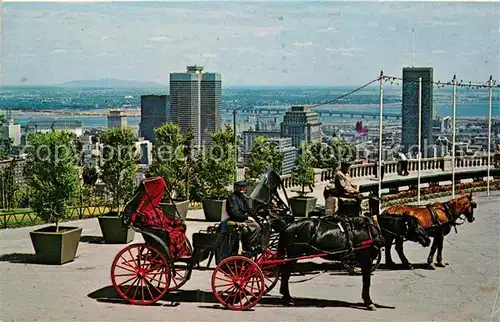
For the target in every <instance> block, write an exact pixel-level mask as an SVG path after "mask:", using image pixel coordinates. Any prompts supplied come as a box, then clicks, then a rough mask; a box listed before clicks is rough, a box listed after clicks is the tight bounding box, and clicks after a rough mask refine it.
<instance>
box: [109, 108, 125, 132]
mask: <svg viewBox="0 0 500 322" xmlns="http://www.w3.org/2000/svg"><path fill="white" fill-rule="evenodd" d="M108 127H119V128H122V129H123V128H126V127H127V117H126V116H125V115H124V114H123V112H122V111H121V110H111V111H109V115H108Z"/></svg>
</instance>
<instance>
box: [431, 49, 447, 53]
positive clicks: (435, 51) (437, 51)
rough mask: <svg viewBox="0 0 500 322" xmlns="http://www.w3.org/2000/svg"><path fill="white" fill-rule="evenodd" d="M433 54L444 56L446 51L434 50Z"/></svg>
mask: <svg viewBox="0 0 500 322" xmlns="http://www.w3.org/2000/svg"><path fill="white" fill-rule="evenodd" d="M432 53H433V54H446V50H443V49H436V50H433V51H432Z"/></svg>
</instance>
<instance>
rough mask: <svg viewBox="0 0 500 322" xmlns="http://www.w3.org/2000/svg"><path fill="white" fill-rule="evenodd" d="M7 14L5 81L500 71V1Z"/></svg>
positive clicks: (122, 7) (444, 76) (124, 7)
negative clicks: (195, 73) (198, 70)
mask: <svg viewBox="0 0 500 322" xmlns="http://www.w3.org/2000/svg"><path fill="white" fill-rule="evenodd" d="M2 21H3V42H2V43H3V46H2V53H3V61H2V70H3V84H4V85H21V84H22V85H51V84H59V83H63V82H67V81H72V80H93V79H102V78H118V79H124V80H136V81H147V82H158V83H161V84H168V82H169V73H171V72H183V71H185V68H186V65H191V64H197V65H202V66H204V69H205V71H207V72H219V73H221V76H222V83H223V86H244V85H252V86H261V85H283V86H286V85H299V86H300V85H307V86H310V85H321V86H343V85H362V84H365V83H367V82H369V81H371V80H373V79H375V78H377V77H378V75H379V73H380V71H381V70H383V71H384V73H385V74H389V75H394V76H401V74H402V68H403V67H406V66H412V64H414V65H415V66H416V67H433V68H434V79H435V80H442V81H449V80H451V78H452V77H453V75H454V74H456V75H457V77H458V79H463V80H464V81H465V80H467V81H469V80H470V81H473V82H485V81H486V80H487V79H488V78H489V76H490V75H493V78H494V79H497V80H498V79H499V78H500V61H499V59H500V22H499V21H500V5H499V4H498V3H450V2H435V3H429V2H426V3H408V2H396V1H391V2H378V1H368V2H358V1H356V2H340V1H335V2H334V1H317V2H311V1H289V2H285V1H252V2H250V1H230V2H227V1H226V2H216V1H205V2H193V1H179V2H171V1H168V2H142V1H137V2H108V3H103V2H96V3H89V2H81V3H74V2H73V1H69V2H60V3H44V2H36V3H26V2H23V1H20V2H5V3H4V5H3V19H2ZM412 30H414V32H412ZM413 38H414V41H412V39H413ZM413 43H414V51H413V49H412V48H413ZM412 53H413V54H412ZM413 57H414V59H413Z"/></svg>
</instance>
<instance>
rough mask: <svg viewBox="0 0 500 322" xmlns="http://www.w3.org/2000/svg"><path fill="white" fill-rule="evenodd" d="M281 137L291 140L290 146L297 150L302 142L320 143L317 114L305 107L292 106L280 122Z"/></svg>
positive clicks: (319, 123)
mask: <svg viewBox="0 0 500 322" xmlns="http://www.w3.org/2000/svg"><path fill="white" fill-rule="evenodd" d="M281 136H282V137H289V138H292V145H293V146H294V147H296V148H297V149H298V148H300V144H301V143H302V142H303V141H306V142H307V143H311V142H320V141H321V122H320V121H319V115H318V113H316V112H313V111H311V110H310V109H309V108H307V107H305V106H292V108H291V110H290V111H288V112H286V113H285V116H284V117H283V122H281Z"/></svg>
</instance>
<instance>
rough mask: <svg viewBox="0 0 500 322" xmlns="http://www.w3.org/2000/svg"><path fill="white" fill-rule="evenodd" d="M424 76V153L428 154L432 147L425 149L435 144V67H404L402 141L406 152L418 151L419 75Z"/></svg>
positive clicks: (422, 138)
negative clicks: (433, 135)
mask: <svg viewBox="0 0 500 322" xmlns="http://www.w3.org/2000/svg"><path fill="white" fill-rule="evenodd" d="M420 76H421V77H422V103H421V104H422V110H421V111H422V114H421V118H422V132H421V133H422V136H421V144H422V151H421V152H422V154H423V156H425V155H427V156H430V155H428V153H426V152H429V153H432V152H430V151H431V149H428V151H426V150H425V147H426V146H427V147H429V146H430V145H432V144H433V138H432V127H433V123H434V121H433V114H434V108H433V69H432V67H405V68H403V106H402V115H403V122H402V131H401V141H402V144H403V147H404V152H410V151H409V150H410V149H411V150H412V152H417V151H418V96H419V87H418V86H419V85H418V84H419V77H420Z"/></svg>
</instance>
